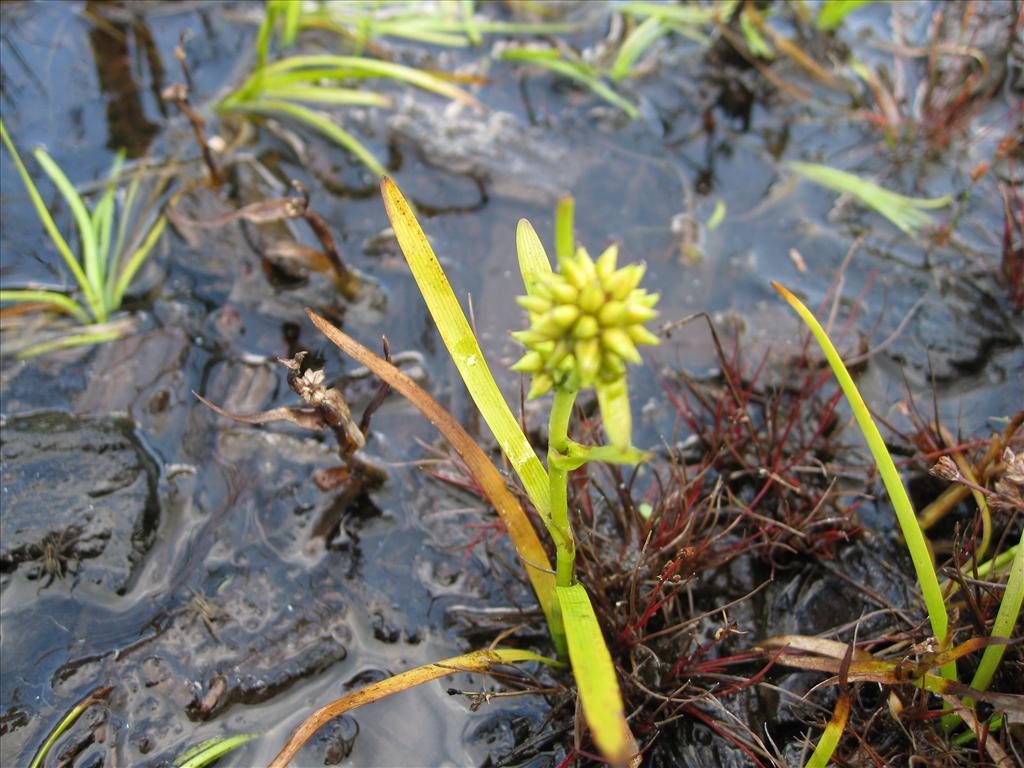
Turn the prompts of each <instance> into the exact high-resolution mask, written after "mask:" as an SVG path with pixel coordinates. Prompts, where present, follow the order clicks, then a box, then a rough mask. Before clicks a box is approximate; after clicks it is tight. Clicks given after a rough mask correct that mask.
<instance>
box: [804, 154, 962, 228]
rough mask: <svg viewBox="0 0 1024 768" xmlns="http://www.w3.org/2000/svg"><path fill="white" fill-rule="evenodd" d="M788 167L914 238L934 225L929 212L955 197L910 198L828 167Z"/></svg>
mask: <svg viewBox="0 0 1024 768" xmlns="http://www.w3.org/2000/svg"><path fill="white" fill-rule="evenodd" d="M786 167H787V168H791V169H792V170H794V171H796V172H797V173H799V174H800V175H801V176H803V177H804V178H805V179H808V180H810V181H813V182H814V183H815V184H820V185H821V186H823V187H827V188H828V189H831V190H833V191H834V192H839V193H840V194H848V195H852V196H853V197H856V198H857V199H858V200H859V201H860V202H861V203H862V204H864V205H865V206H867V207H868V208H871V209H872V210H874V211H877V212H878V213H880V214H881V215H882V216H884V217H885V218H887V219H888V220H889V221H891V222H892V223H893V224H895V225H896V226H897V227H899V228H900V230H901V231H902V232H904V233H905V234H907V235H910V236H911V237H914V236H917V235H919V234H920V233H921V229H922V228H924V227H927V226H930V225H931V224H932V217H931V215H930V214H928V213H926V211H928V210H934V209H936V208H944V207H946V206H947V205H950V204H951V203H952V202H953V196H952V195H943V196H942V197H931V198H919V197H907V196H906V195H901V194H899V193H897V192H893V191H891V190H888V189H886V188H885V187H880V186H879V185H878V184H875V183H874V182H872V181H868V180H867V179H862V178H861V177H860V176H856V175H854V174H852V173H847V172H846V171H840V170H839V169H838V168H831V167H829V166H827V165H819V164H817V163H796V162H791V163H787V164H786Z"/></svg>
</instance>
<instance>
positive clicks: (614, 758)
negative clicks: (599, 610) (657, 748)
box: [555, 584, 640, 767]
mask: <svg viewBox="0 0 1024 768" xmlns="http://www.w3.org/2000/svg"><path fill="white" fill-rule="evenodd" d="M555 593H556V594H557V595H558V604H559V605H560V606H561V607H562V620H563V621H564V622H565V634H566V638H567V639H568V641H569V660H570V661H571V662H572V673H573V677H575V678H576V687H577V688H578V689H579V693H580V703H581V704H582V705H583V715H584V717H586V719H587V725H588V726H590V733H591V735H592V736H593V738H594V743H595V744H596V745H597V748H598V749H600V750H601V754H602V755H604V757H605V759H606V760H608V762H610V763H611V764H612V765H617V766H624V765H628V766H631V767H632V766H637V765H639V764H640V755H639V749H638V748H637V744H636V739H634V738H633V733H632V731H630V730H629V724H628V723H627V722H626V715H625V711H624V708H623V706H622V693H621V692H620V691H619V681H618V678H617V677H616V674H615V664H614V663H612V657H611V654H610V653H609V652H608V646H607V645H606V644H605V641H604V635H602V634H601V627H600V626H599V625H598V623H597V616H595V615H594V607H593V606H592V605H591V604H590V597H589V596H588V595H587V591H586V590H585V589H584V588H583V585H582V584H573V585H572V586H571V587H555Z"/></svg>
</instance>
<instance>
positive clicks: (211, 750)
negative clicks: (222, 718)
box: [174, 733, 261, 768]
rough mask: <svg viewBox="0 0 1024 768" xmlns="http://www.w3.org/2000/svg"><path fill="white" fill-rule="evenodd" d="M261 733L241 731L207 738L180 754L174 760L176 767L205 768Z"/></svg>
mask: <svg viewBox="0 0 1024 768" xmlns="http://www.w3.org/2000/svg"><path fill="white" fill-rule="evenodd" d="M260 735H261V734H259V733H239V734H236V735H235V736H229V737H227V738H220V737H215V738H212V739H207V740H206V741H204V742H202V743H201V744H197V745H196V746H194V747H192V749H190V750H188V751H187V752H185V753H184V754H182V755H179V756H178V758H177V759H176V760H175V761H174V768H205V767H206V766H207V765H210V764H212V763H214V762H216V761H217V760H219V759H220V758H222V757H223V756H224V755H226V754H228V753H229V752H233V751H234V750H236V749H238V748H239V747H240V746H242V745H243V744H247V743H248V742H250V741H252V740H253V739H255V738H257V737H259V736H260Z"/></svg>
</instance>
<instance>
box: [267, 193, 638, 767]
mask: <svg viewBox="0 0 1024 768" xmlns="http://www.w3.org/2000/svg"><path fill="white" fill-rule="evenodd" d="M381 191H382V194H383V196H384V203H385V207H386V209H387V213H388V217H389V218H390V219H391V223H392V227H393V228H394V231H395V235H396V237H397V239H398V243H399V246H400V247H401V249H402V252H403V253H404V254H405V257H406V260H407V261H408V263H409V266H410V269H411V270H412V273H413V276H414V277H415V279H416V282H417V285H418V287H419V289H420V292H421V294H422V295H423V298H424V300H425V302H426V304H427V307H428V309H429V310H430V313H431V315H432V317H433V318H434V321H435V323H436V324H437V327H438V330H439V331H440V334H441V338H442V340H443V341H444V343H445V346H446V347H447V349H448V352H449V354H450V355H451V357H452V360H453V361H454V363H455V365H456V368H457V369H458V370H459V373H460V374H461V375H462V377H463V381H464V382H465V384H466V386H467V389H468V390H469V392H470V395H471V397H472V398H473V401H474V403H475V404H476V406H477V409H478V410H479V412H480V413H481V415H482V416H483V418H484V421H485V422H486V423H487V424H488V426H489V427H490V429H491V431H492V433H493V434H494V436H495V437H496V438H497V440H498V444H499V445H500V446H501V450H502V452H503V453H504V454H505V456H506V457H507V458H508V460H509V462H510V463H511V465H512V468H513V469H514V471H515V472H516V473H517V474H518V476H519V477H520V479H521V480H522V482H523V486H524V488H525V490H526V493H527V496H528V497H529V498H530V501H531V503H532V504H533V506H534V508H535V509H536V511H537V513H538V515H539V516H540V518H541V520H542V521H543V523H544V525H545V527H546V528H547V529H548V531H549V533H550V534H551V537H552V540H553V542H554V544H555V550H556V554H557V564H556V568H555V570H554V571H552V570H551V568H550V566H549V565H548V560H547V556H546V554H545V553H544V549H543V547H542V546H541V545H540V542H539V540H538V539H537V536H536V533H535V532H534V530H533V527H532V525H531V523H530V521H529V518H528V517H527V516H526V514H525V512H524V511H523V509H522V507H521V506H520V505H519V503H518V501H516V499H515V497H514V496H512V495H511V494H510V493H509V492H508V489H507V488H506V487H505V484H504V480H503V479H502V478H501V476H500V475H499V474H498V473H497V472H496V470H495V469H494V467H493V465H491V463H490V461H489V460H488V459H487V458H486V456H484V454H483V452H482V451H481V449H480V448H479V446H477V445H476V444H475V442H474V441H473V440H472V439H471V438H469V436H468V435H467V434H466V433H465V431H464V430H462V428H461V427H459V426H458V424H457V423H455V422H454V420H453V419H452V418H451V416H450V415H448V414H447V413H446V412H445V411H444V410H443V409H442V408H441V407H440V406H439V405H438V404H437V403H436V402H435V401H433V399H432V398H430V397H429V396H428V395H427V394H426V393H425V392H423V391H422V390H421V389H420V388H419V387H418V386H417V385H416V384H415V383H413V382H412V381H411V380H409V379H408V377H405V376H404V375H403V374H401V372H399V371H397V370H396V369H394V368H393V366H390V365H388V364H387V363H386V362H385V361H383V360H381V359H380V358H377V357H376V356H375V355H373V354H372V353H370V352H369V350H367V349H366V348H365V347H363V346H362V345H360V344H359V343H358V342H356V341H355V340H354V339H351V338H350V337H348V336H347V335H346V334H344V333H343V332H342V331H340V330H339V329H337V328H335V327H333V326H331V325H330V324H329V323H327V322H326V321H325V320H324V319H323V318H321V317H319V316H318V315H316V314H315V313H312V312H310V313H309V315H310V319H311V320H312V321H313V323H314V324H315V325H316V326H317V328H319V329H320V330H321V331H322V332H323V333H324V334H325V335H326V336H327V337H328V338H329V339H330V340H331V341H333V342H334V343H335V344H336V345H337V346H338V347H339V348H340V349H342V351H343V352H345V353H346V354H348V355H350V356H352V357H353V358H355V359H356V360H357V361H358V362H361V363H363V364H364V365H367V367H369V368H370V369H371V370H372V371H374V372H375V373H377V374H378V376H380V377H381V378H382V379H384V381H385V382H386V383H387V384H389V385H390V386H392V387H394V388H395V389H396V390H398V391H399V392H400V393H402V394H404V395H405V396H406V397H408V398H409V399H410V401H411V402H413V403H414V404H415V405H416V406H417V407H418V408H419V409H420V410H421V411H422V412H423V413H424V414H425V415H426V416H427V417H428V418H429V419H430V420H431V421H432V422H433V423H434V424H435V425H436V426H438V428H439V429H441V431H442V432H443V433H444V434H445V436H446V437H448V438H449V441H450V442H451V443H452V445H453V447H454V448H455V450H456V451H457V452H458V453H459V455H460V456H461V457H462V458H463V460H464V461H465V462H466V464H467V466H468V467H469V468H470V471H472V472H473V473H474V476H476V478H477V480H478V481H479V483H480V485H481V487H482V488H483V489H484V492H485V493H486V495H487V496H488V498H489V499H491V500H492V502H493V503H494V506H495V508H496V509H497V510H498V513H499V516H500V517H501V519H502V521H503V522H504V523H505V525H506V528H507V529H508V530H509V533H510V535H511V538H512V540H513V543H514V544H515V546H516V549H517V551H518V553H519V556H520V558H521V559H522V560H523V562H524V565H525V566H526V572H527V575H528V577H529V579H530V582H531V584H532V585H533V587H534V590H535V592H536V594H537V597H538V600H539V602H540V604H541V607H542V609H543V610H544V614H545V617H546V618H547V620H548V626H549V629H550V632H551V636H552V639H553V641H554V643H555V647H556V649H557V651H558V655H559V657H560V658H561V659H562V660H565V659H566V658H567V659H568V660H569V662H570V663H571V665H572V670H573V675H574V677H575V679H576V683H577V688H578V691H579V696H580V703H581V706H582V709H583V713H584V716H585V718H586V721H587V724H588V725H589V727H590V731H591V734H592V737H593V739H594V742H595V744H596V745H597V747H598V749H600V751H601V753H602V754H603V755H604V756H605V758H606V759H607V760H609V761H610V762H612V763H613V764H615V765H625V764H627V763H633V762H634V761H635V760H638V759H639V758H638V756H637V752H638V749H637V745H636V741H635V739H634V738H633V735H632V733H631V731H630V728H629V725H628V724H627V722H626V719H625V714H624V707H623V702H622V694H621V692H620V689H619V685H618V680H617V675H616V671H615V665H614V663H613V661H612V658H611V653H610V651H609V650H608V646H607V644H606V642H605V639H604V636H603V634H602V632H601V628H600V625H599V623H598V620H597V617H596V615H595V614H594V608H593V605H592V603H591V600H590V597H589V595H588V594H587V590H586V589H585V588H584V586H583V585H582V584H580V583H578V582H576V581H575V578H574V569H573V562H574V555H575V542H574V537H573V532H572V527H571V523H570V521H569V516H568V505H567V490H568V473H569V471H571V470H573V469H576V468H578V467H580V466H582V465H583V464H585V463H587V462H590V461H606V462H620V463H629V464H635V463H637V462H639V461H642V460H643V459H644V458H645V454H644V453H643V452H641V451H638V450H637V449H636V448H634V447H633V445H632V437H631V418H630V415H629V392H628V384H627V377H626V363H631V362H639V355H638V353H637V351H636V348H635V345H636V344H651V343H655V342H656V341H657V338H656V337H655V336H654V335H653V334H651V333H650V332H649V331H648V330H646V329H645V328H644V327H643V323H644V322H645V321H647V320H650V319H652V318H653V317H654V315H655V313H654V311H653V309H652V307H653V305H654V303H655V302H656V301H657V296H656V295H653V294H648V293H647V292H645V291H644V290H643V289H641V288H639V287H638V283H639V282H640V279H641V278H642V276H643V267H642V266H640V265H629V266H626V267H622V268H618V267H617V264H616V258H617V249H616V248H615V247H612V248H610V249H608V250H606V251H605V252H604V254H602V256H601V257H600V258H599V259H598V260H597V261H596V262H594V261H593V260H592V259H591V258H590V256H589V255H588V254H587V252H586V251H585V250H584V249H582V248H580V249H575V247H574V235H573V224H572V213H573V208H572V204H571V201H570V200H566V201H563V203H562V204H561V205H560V206H559V210H558V212H557V215H556V253H557V257H558V259H557V261H558V267H559V271H558V272H557V273H556V272H554V271H553V270H552V268H551V263H550V261H549V259H548V257H547V254H546V252H545V251H544V248H543V245H542V244H541V242H540V238H539V237H538V236H537V234H536V232H535V231H534V230H533V228H532V227H531V226H530V224H529V222H527V221H526V220H521V221H520V222H519V225H518V228H517V233H516V246H517V252H518V256H519V266H520V272H521V274H522V278H523V283H524V285H525V287H526V293H527V295H526V296H525V297H522V298H521V299H520V300H519V301H520V303H521V305H522V306H523V307H524V308H526V309H527V311H528V312H529V314H530V320H531V324H530V328H529V329H528V330H527V331H525V332H521V333H518V334H516V336H517V338H518V339H519V340H520V341H522V342H523V343H524V344H525V345H526V346H527V348H528V351H527V353H526V354H525V355H524V356H523V358H522V360H520V361H519V363H518V364H517V365H516V366H515V367H516V368H517V369H518V370H520V371H524V372H529V373H531V374H533V377H534V384H533V386H532V387H531V396H532V397H539V396H542V395H543V394H545V393H546V392H548V391H549V390H553V391H554V402H553V405H552V409H551V415H550V421H549V435H548V466H547V469H546V470H545V468H544V467H543V465H542V464H541V463H540V460H539V458H538V457H537V454H536V453H535V452H534V450H533V448H532V447H531V446H530V443H529V440H528V439H527V437H526V435H525V434H524V433H523V431H522V428H521V427H520V426H519V424H518V422H517V421H516V419H515V417H514V416H513V415H512V412H511V410H510V409H509V406H508V404H507V403H506V402H505V399H504V398H503V397H502V395H501V393H500V391H499V390H498V387H497V384H496V382H495V380H494V378H493V376H492V375H491V373H490V371H489V369H488V367H487V363H486V360H485V358H484V355H483V352H482V350H481V349H480V346H479V343H478V342H477V340H476V337H475V335H474V334H473V332H472V330H471V328H470V325H469V322H468V320H467V319H466V316H465V315H464V314H463V312H462V310H461V308H460V307H459V303H458V300H457V299H456V298H455V295H454V292H453V291H452V288H451V286H450V284H449V283H448V281H447V278H446V277H445V275H444V272H443V270H442V269H441V266H440V264H439V263H438V261H437V258H436V256H435V255H434V253H433V250H432V249H431V247H430V244H429V242H428V241H427V239H426V236H425V235H424V233H423V230H422V229H421V228H420V226H419V223H418V222H417V221H416V218H415V215H414V214H413V212H412V209H411V207H410V206H409V204H408V202H407V201H406V200H405V198H404V197H403V196H402V194H401V192H400V191H399V189H398V187H397V186H396V185H395V184H394V182H392V181H391V180H390V179H388V178H386V177H385V178H384V179H383V180H382V182H381ZM591 386H592V387H594V388H595V389H596V391H597V395H598V405H599V407H600V409H601V412H602V414H603V416H604V423H605V431H606V432H607V434H608V437H609V440H610V444H609V445H605V446H586V445H582V444H579V443H576V442H574V441H572V440H570V439H569V438H568V426H569V421H570V416H571V412H572V406H573V403H574V401H575V398H576V396H577V394H578V392H579V391H580V389H581V388H585V387H591ZM552 576H554V578H552ZM484 653H485V654H486V655H485V656H481V657H478V656H474V655H472V654H471V655H470V656H467V657H459V658H457V659H451V660H448V661H446V662H441V663H439V664H435V665H427V666H426V667H421V668H419V669H418V670H411V671H410V672H406V673H403V675H402V676H398V677H402V680H401V684H400V685H399V684H398V682H392V681H398V677H396V678H391V679H390V681H384V683H387V684H388V687H387V689H386V690H376V689H377V688H378V687H379V686H381V685H384V684H383V683H382V684H377V685H376V686H374V692H373V695H372V697H370V698H368V696H370V693H369V692H368V691H360V692H359V694H360V695H355V694H354V695H352V696H350V697H346V698H345V699H343V700H339V701H337V702H334V703H332V704H330V705H327V706H326V707H323V708H321V710H319V711H318V713H315V714H314V716H312V717H311V718H309V719H307V721H306V723H304V724H303V725H302V726H300V728H299V729H298V730H297V731H296V732H295V734H293V737H292V739H291V740H290V741H289V743H288V745H287V746H286V747H285V749H283V750H282V752H281V753H280V754H279V755H278V758H277V759H276V760H275V762H274V764H273V765H274V766H275V768H277V767H279V766H283V765H286V764H287V763H288V761H289V760H290V759H291V757H292V756H294V755H295V754H297V752H298V750H299V749H300V748H301V746H302V744H303V743H304V742H305V740H306V739H308V738H309V736H310V735H312V733H313V732H314V731H315V730H316V728H317V727H319V725H320V724H322V723H323V722H325V721H326V720H327V719H329V718H330V717H333V716H336V715H337V714H340V713H341V712H343V711H347V709H348V708H351V706H353V705H358V704H359V703H364V702H365V701H367V700H373V699H374V698H377V697H379V696H381V695H386V694H387V693H392V692H396V691H397V690H404V689H405V688H408V687H410V686H411V685H416V684H419V683H420V682H424V681H425V680H428V679H435V678H436V677H438V676H440V675H442V674H447V673H448V672H450V671H452V670H453V669H455V670H458V669H463V668H473V669H478V670H479V669H489V668H490V667H491V666H493V665H495V664H499V663H507V662H509V661H519V660H531V661H545V662H547V663H551V661H550V660H546V659H542V658H541V657H538V656H537V655H536V654H531V653H528V652H523V651H511V650H502V649H491V650H490V651H487V652H484ZM517 654H519V655H517ZM522 654H526V655H522ZM481 665H482V666H481ZM438 667H440V671H438V669H437V668H438Z"/></svg>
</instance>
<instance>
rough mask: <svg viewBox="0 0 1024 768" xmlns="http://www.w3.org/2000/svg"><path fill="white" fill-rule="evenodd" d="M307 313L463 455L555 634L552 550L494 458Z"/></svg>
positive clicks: (390, 369) (385, 368) (423, 396)
mask: <svg viewBox="0 0 1024 768" xmlns="http://www.w3.org/2000/svg"><path fill="white" fill-rule="evenodd" d="M306 314H307V315H309V319H310V320H311V321H312V322H313V325H315V326H316V327H317V329H318V330H319V331H320V332H321V333H322V334H323V335H324V336H326V337H327V338H328V339H330V340H331V341H332V342H333V343H334V344H335V345H336V346H337V347H338V348H339V349H340V350H341V351H342V352H344V353H345V354H346V355H348V356H349V357H351V358H352V359H353V360H355V361H356V362H359V363H362V364H363V365H365V366H366V367H367V368H369V369H370V370H371V371H373V373H375V374H376V375H377V376H379V377H380V378H381V379H383V380H384V381H385V382H386V383H387V384H389V385H390V386H391V387H393V388H394V389H396V390H398V392H399V393H401V394H402V395H403V396H404V397H405V398H406V399H408V400H409V402H410V403H412V404H413V405H415V406H416V407H417V408H418V409H419V411H420V413H422V414H423V415H424V416H426V417H427V418H428V419H429V420H430V423H431V424H433V425H434V426H435V427H437V429H438V430H439V431H440V432H441V434H442V435H444V437H445V439H446V440H447V441H448V442H449V443H450V444H451V446H452V448H454V449H455V452H456V453H458V454H459V457H460V458H461V459H462V460H463V461H464V462H465V464H466V467H467V468H468V469H469V471H470V472H471V473H472V475H473V477H474V478H476V481H477V482H478V483H480V487H481V488H482V489H483V492H484V494H485V495H486V496H487V500H488V501H490V502H491V504H492V505H493V506H494V509H495V510H497V512H498V516H499V517H500V518H501V522H502V523H504V525H505V529H506V530H507V531H508V535H509V538H511V539H512V543H513V545H515V548H516V552H518V553H519V556H520V557H521V558H522V559H523V560H524V561H526V564H527V565H526V574H527V576H529V578H530V583H531V584H532V585H533V590H534V592H536V593H537V600H538V601H539V602H540V605H541V608H542V609H543V610H544V615H545V617H546V618H547V620H548V626H550V627H551V629H552V634H555V633H556V631H557V630H556V627H558V626H560V625H559V624H557V618H556V617H557V613H558V611H557V606H556V605H555V597H554V592H553V589H554V583H555V580H554V576H553V575H552V574H551V564H550V562H549V561H548V556H547V553H546V552H545V551H544V547H543V545H542V544H541V543H540V539H539V538H538V537H537V532H536V531H535V530H534V529H533V525H532V524H531V522H530V519H529V518H528V517H527V516H526V513H525V512H523V508H522V507H521V506H520V505H519V502H518V501H516V497H515V496H513V495H512V493H511V492H510V491H509V489H508V488H507V487H506V485H505V479H504V478H503V477H502V476H501V475H500V474H499V473H498V470H496V469H495V468H494V465H493V464H492V463H491V460H490V459H488V458H487V456H486V454H484V452H483V450H482V449H481V448H480V446H479V445H477V443H476V441H475V440H474V439H473V438H472V437H470V436H469V433H468V432H466V430H465V429H463V428H462V425H460V424H459V423H458V422H457V421H455V419H453V418H452V415H451V414H450V413H448V411H446V410H445V409H444V408H442V407H441V405H440V404H439V403H438V402H437V401H436V400H435V399H434V398H432V397H431V396H430V395H429V394H427V392H426V391H425V390H424V389H423V388H422V387H421V386H420V385H419V384H417V383H416V382H415V381H413V380H412V379H410V378H409V377H408V376H406V375H405V374H404V373H402V372H401V371H400V370H398V368H396V367H395V366H393V365H392V364H391V363H389V362H388V361H387V360H384V359H383V358H381V357H380V356H378V355H376V354H374V353H373V352H371V351H370V350H369V349H367V348H366V347H364V346H363V345H362V344H360V343H359V342H358V341H356V340H355V339H353V338H352V337H351V336H349V335H348V334H346V333H344V332H343V331H341V330H339V329H337V328H335V327H334V326H333V325H331V324H330V323H328V322H327V321H326V320H324V319H323V318H322V317H320V315H318V314H316V312H312V311H310V310H307V311H306ZM553 622H554V623H553ZM556 642H557V638H556Z"/></svg>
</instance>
